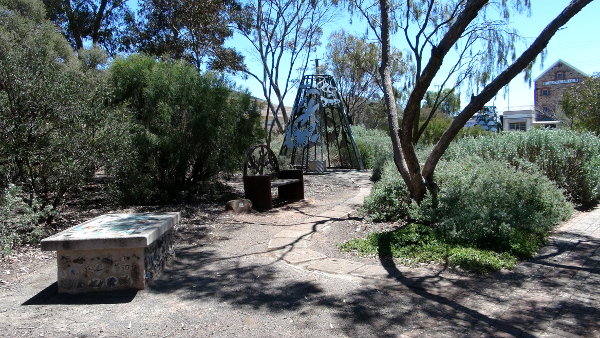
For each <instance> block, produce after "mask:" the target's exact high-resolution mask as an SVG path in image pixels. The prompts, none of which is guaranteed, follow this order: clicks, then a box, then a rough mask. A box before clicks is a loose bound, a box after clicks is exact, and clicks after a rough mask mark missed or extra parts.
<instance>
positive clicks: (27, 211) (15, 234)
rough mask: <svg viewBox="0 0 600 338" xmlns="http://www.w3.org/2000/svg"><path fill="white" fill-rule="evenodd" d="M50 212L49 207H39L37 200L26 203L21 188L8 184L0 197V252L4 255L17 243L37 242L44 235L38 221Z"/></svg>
mask: <svg viewBox="0 0 600 338" xmlns="http://www.w3.org/2000/svg"><path fill="white" fill-rule="evenodd" d="M51 213H52V211H51V210H50V208H49V207H46V208H45V209H42V208H40V203H39V202H38V201H37V200H34V201H33V203H32V205H30V204H29V203H26V202H25V200H24V199H23V190H22V189H21V188H20V187H18V186H16V185H14V184H10V185H9V186H8V188H7V189H6V192H5V194H4V196H2V197H0V253H2V254H3V255H6V254H9V253H10V252H11V251H12V249H13V248H14V247H15V246H17V245H19V244H23V243H36V242H38V241H39V240H40V239H41V238H43V237H44V236H45V235H46V233H45V231H44V230H43V227H41V226H40V225H39V223H40V221H42V220H44V219H45V218H47V217H48V215H49V214H51Z"/></svg>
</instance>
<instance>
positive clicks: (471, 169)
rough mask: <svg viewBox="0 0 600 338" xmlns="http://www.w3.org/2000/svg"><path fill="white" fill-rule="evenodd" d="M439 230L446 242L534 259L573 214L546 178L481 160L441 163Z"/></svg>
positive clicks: (436, 223)
mask: <svg viewBox="0 0 600 338" xmlns="http://www.w3.org/2000/svg"><path fill="white" fill-rule="evenodd" d="M437 173H438V174H437V178H438V184H439V186H440V192H439V201H438V206H437V207H436V208H434V209H433V210H432V218H433V226H434V229H435V231H436V233H437V234H438V236H439V237H440V238H443V239H444V241H445V242H448V243H456V244H461V245H464V246H468V247H476V248H481V249H490V250H495V251H499V252H510V253H512V254H514V255H516V256H518V257H528V256H530V255H531V254H533V253H534V252H535V250H536V249H537V248H538V247H539V245H541V244H542V243H543V240H544V239H545V237H546V236H547V234H548V232H549V231H550V230H552V229H553V228H554V226H556V225H557V224H558V223H559V222H560V221H564V220H566V219H567V218H568V217H570V215H571V213H572V206H571V205H570V204H569V203H568V202H567V201H566V200H565V197H564V196H563V195H562V193H561V191H560V189H557V188H556V186H555V185H554V184H553V183H552V182H551V181H549V180H548V179H547V178H546V177H544V176H543V175H541V174H535V173H526V172H522V171H519V170H515V169H514V168H512V167H510V166H508V165H506V164H503V163H500V162H497V161H488V162H486V161H484V160H481V159H479V158H476V157H469V158H463V159H461V160H456V161H446V162H442V163H440V166H439V168H438V172H437Z"/></svg>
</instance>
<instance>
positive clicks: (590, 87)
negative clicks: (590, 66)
mask: <svg viewBox="0 0 600 338" xmlns="http://www.w3.org/2000/svg"><path fill="white" fill-rule="evenodd" d="M561 105H562V109H563V111H564V113H565V114H566V116H567V118H568V119H569V120H570V122H571V126H572V127H573V128H576V129H581V130H589V131H592V132H594V133H596V134H597V135H600V73H597V74H594V75H593V76H591V77H589V78H587V79H585V80H584V81H583V82H582V83H579V84H577V85H575V86H573V87H571V88H568V89H566V90H565V92H564V94H563V100H562V102H561Z"/></svg>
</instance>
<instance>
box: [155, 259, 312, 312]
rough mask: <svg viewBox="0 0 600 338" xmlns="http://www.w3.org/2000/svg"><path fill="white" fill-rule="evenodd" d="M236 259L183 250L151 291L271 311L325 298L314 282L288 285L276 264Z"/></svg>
mask: <svg viewBox="0 0 600 338" xmlns="http://www.w3.org/2000/svg"><path fill="white" fill-rule="evenodd" d="M236 258H237V257H234V258H233V259H232V258H226V259H224V258H220V257H219V256H218V255H216V254H215V253H214V252H213V251H210V250H198V249H197V248H186V249H181V250H179V251H178V252H177V260H176V261H175V262H174V263H173V264H172V266H171V267H170V269H169V270H168V271H166V272H165V273H164V274H163V275H162V276H161V277H160V278H159V279H158V280H156V281H155V282H154V283H153V284H152V286H151V288H150V290H151V291H152V292H158V293H174V294H176V295H178V296H179V297H181V298H183V299H199V298H215V299H217V300H219V301H226V302H228V303H230V304H234V305H236V306H238V307H249V308H252V309H266V310H268V311H271V312H282V311H291V310H297V309H299V308H301V307H302V306H304V305H305V304H307V303H309V302H311V301H310V299H314V297H315V296H322V295H323V290H322V289H321V288H320V287H319V286H318V285H317V284H315V283H313V282H309V281H292V282H289V281H288V282H286V281H283V279H284V278H281V277H282V276H281V275H280V272H278V271H277V268H275V267H274V266H272V265H258V264H244V262H243V261H242V260H240V259H236Z"/></svg>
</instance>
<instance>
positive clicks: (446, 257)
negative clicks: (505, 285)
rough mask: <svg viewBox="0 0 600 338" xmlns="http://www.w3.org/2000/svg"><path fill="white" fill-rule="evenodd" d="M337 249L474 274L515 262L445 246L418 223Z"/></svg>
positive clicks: (487, 252) (498, 255) (491, 253)
mask: <svg viewBox="0 0 600 338" xmlns="http://www.w3.org/2000/svg"><path fill="white" fill-rule="evenodd" d="M340 249H341V250H343V251H349V252H357V253H358V254H360V255H370V256H372V255H381V256H383V257H395V258H397V259H399V260H400V261H401V262H402V263H403V264H407V265H414V264H417V263H437V264H444V265H448V266H451V267H460V268H463V269H465V270H468V271H472V272H477V273H486V272H492V271H497V270H500V269H511V268H513V267H514V265H515V264H516V262H517V259H516V258H515V257H514V256H512V255H510V254H507V253H498V252H495V251H491V250H481V249H476V248H471V247H465V246H461V245H458V244H450V243H446V242H444V241H442V240H440V239H439V238H438V237H436V236H435V234H434V232H433V229H432V228H431V227H429V226H427V225H423V224H418V223H412V224H408V225H406V226H404V227H402V228H400V229H397V230H394V231H390V232H384V233H373V234H370V235H369V236H367V238H358V239H354V240H351V241H349V242H346V243H343V244H342V245H340Z"/></svg>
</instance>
